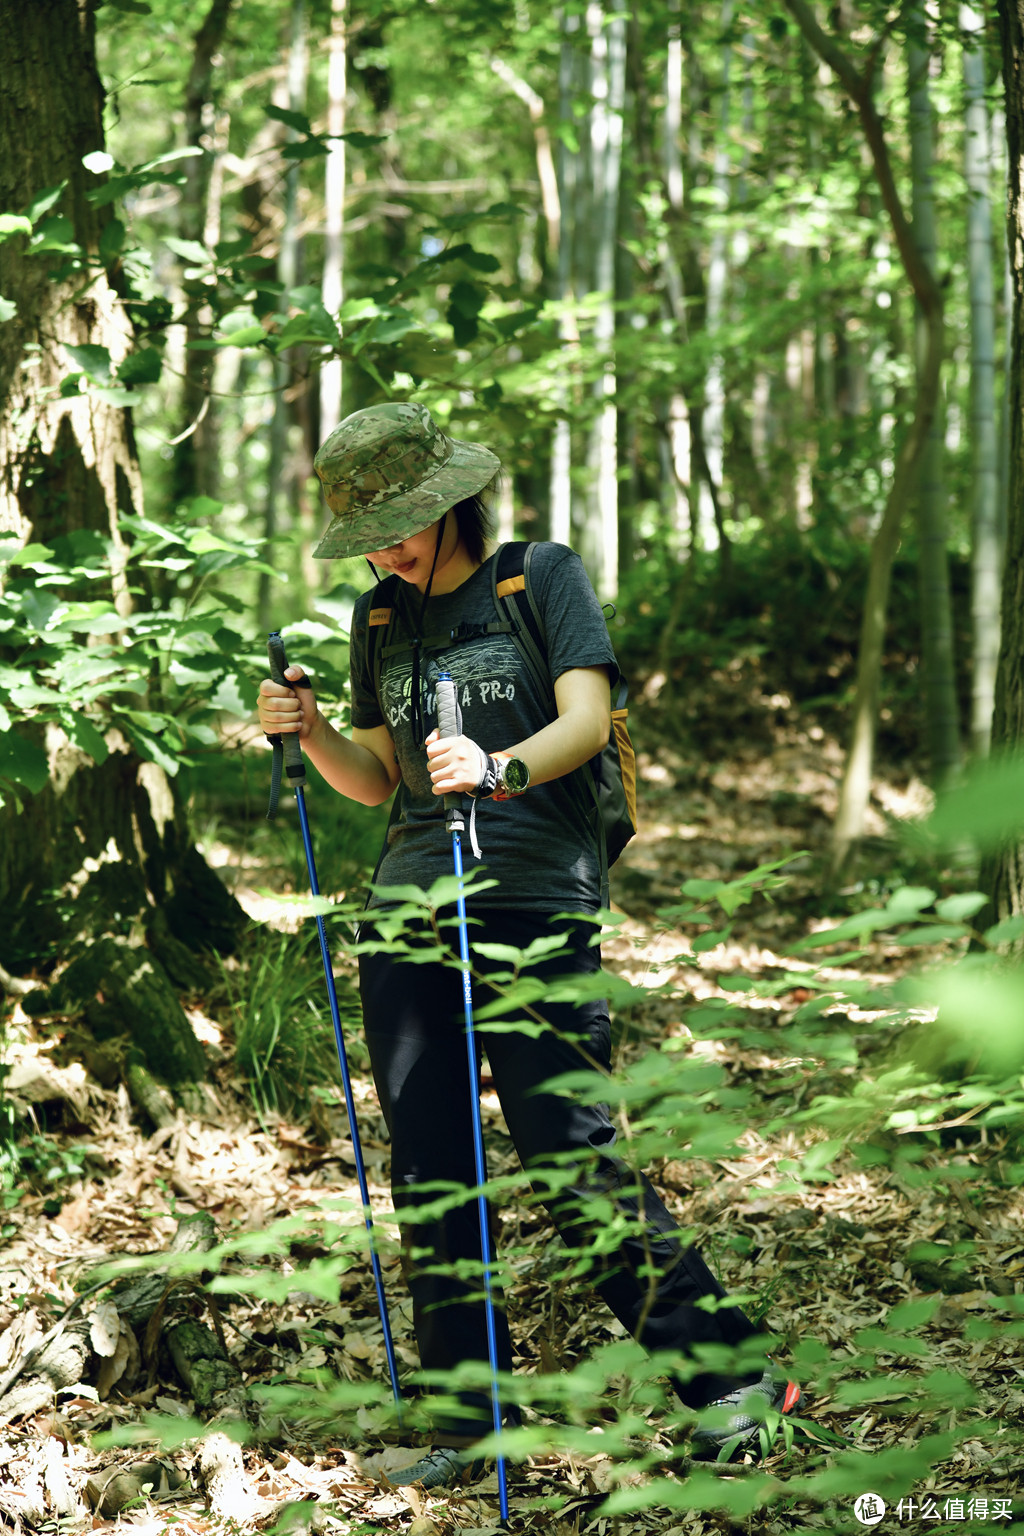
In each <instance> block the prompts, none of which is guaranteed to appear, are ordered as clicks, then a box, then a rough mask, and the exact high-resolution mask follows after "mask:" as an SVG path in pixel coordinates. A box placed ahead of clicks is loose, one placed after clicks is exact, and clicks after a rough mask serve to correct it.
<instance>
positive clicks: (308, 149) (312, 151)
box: [281, 138, 329, 160]
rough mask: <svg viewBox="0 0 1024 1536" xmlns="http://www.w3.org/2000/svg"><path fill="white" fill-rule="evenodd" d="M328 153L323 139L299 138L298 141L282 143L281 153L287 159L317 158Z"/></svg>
mask: <svg viewBox="0 0 1024 1536" xmlns="http://www.w3.org/2000/svg"><path fill="white" fill-rule="evenodd" d="M328 153H329V151H328V148H327V145H326V144H325V143H324V142H323V140H322V139H316V138H313V139H299V140H298V141H297V142H296V143H287V144H282V145H281V154H282V156H283V158H284V159H285V160H315V159H317V158H318V157H321V156H324V155H327V154H328Z"/></svg>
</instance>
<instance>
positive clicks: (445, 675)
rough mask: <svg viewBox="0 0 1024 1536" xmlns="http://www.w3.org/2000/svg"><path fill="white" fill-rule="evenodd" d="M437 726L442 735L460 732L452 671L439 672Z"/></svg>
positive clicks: (452, 734)
mask: <svg viewBox="0 0 1024 1536" xmlns="http://www.w3.org/2000/svg"><path fill="white" fill-rule="evenodd" d="M437 728H438V730H439V731H440V732H441V735H442V736H457V735H458V734H459V706H458V701H457V699H456V695H455V680H454V678H453V677H452V675H451V673H450V672H439V673H438V677H437Z"/></svg>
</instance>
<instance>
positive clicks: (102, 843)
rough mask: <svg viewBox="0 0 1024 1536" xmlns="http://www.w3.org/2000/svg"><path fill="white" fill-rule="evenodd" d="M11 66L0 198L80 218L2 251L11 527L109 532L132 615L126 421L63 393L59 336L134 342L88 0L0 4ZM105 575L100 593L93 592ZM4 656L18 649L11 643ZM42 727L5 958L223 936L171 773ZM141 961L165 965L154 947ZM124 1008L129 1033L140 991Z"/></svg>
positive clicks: (21, 822)
mask: <svg viewBox="0 0 1024 1536" xmlns="http://www.w3.org/2000/svg"><path fill="white" fill-rule="evenodd" d="M0 78H2V79H3V80H4V82H5V87H4V90H3V91H0V209H3V210H12V209H15V210H16V209H22V208H25V207H26V206H28V205H29V203H30V202H31V199H32V197H33V196H34V195H35V194H37V193H38V192H40V191H41V190H42V189H44V188H53V187H55V186H57V185H58V184H60V183H65V190H64V192H63V194H62V196H61V199H60V202H59V203H58V204H57V205H56V206H55V208H54V210H53V212H54V213H61V214H63V215H65V216H66V217H67V218H68V219H69V220H70V222H71V226H72V229H73V233H74V239H75V241H76V242H77V244H78V245H79V246H80V247H81V249H82V252H83V257H82V266H81V269H80V270H76V271H72V272H71V274H70V275H69V276H61V277H60V278H59V279H56V280H55V279H54V278H52V277H51V274H50V267H51V265H52V263H53V257H52V256H49V255H45V254H44V255H36V254H32V253H31V252H30V251H29V250H28V248H27V241H26V237H25V236H24V235H16V236H15V237H14V238H12V239H8V240H7V241H6V242H5V243H4V244H2V245H0V292H2V293H3V294H4V296H5V297H6V298H7V299H9V300H11V301H13V302H14V304H15V305H16V306H17V312H16V314H15V316H14V318H13V319H11V320H10V321H8V323H7V324H5V325H3V326H2V327H0V401H2V402H3V404H2V407H0V464H2V478H0V533H3V534H6V535H9V536H10V535H14V536H15V537H16V538H18V539H19V541H20V542H21V543H22V544H28V543H30V542H38V543H47V542H54V543H56V544H57V546H58V548H59V547H60V541H61V540H63V539H66V538H67V536H68V535H69V534H71V533H75V532H78V531H91V532H93V533H97V534H99V535H100V536H101V537H102V538H103V539H104V540H105V541H106V542H107V546H108V548H109V550H110V551H111V555H110V568H111V577H110V587H109V588H108V591H110V593H111V595H112V596H113V599H114V602H115V605H116V608H117V611H118V612H119V613H120V614H121V615H122V616H127V615H128V613H129V612H130V609H131V603H132V599H131V597H130V595H129V591H128V584H127V579H126V574H125V562H126V558H127V550H126V548H125V545H124V542H123V539H122V536H121V531H120V528H119V525H118V512H119V510H121V509H123V510H124V511H126V512H141V511H142V487H141V482H140V478H139V470H138V464H137V461H136V457H135V447H134V441H133V436H132V424H131V416H130V413H129V412H128V411H126V410H123V409H121V408H119V407H116V406H113V405H109V404H105V403H102V402H101V401H99V400H98V399H97V398H96V397H95V396H94V395H87V394H71V395H68V396H67V397H66V398H62V397H61V395H60V384H61V381H62V379H63V378H64V377H65V375H66V374H67V373H68V372H69V371H71V370H70V366H69V359H68V358H67V357H66V354H65V348H66V347H68V346H73V347H75V346H82V345H92V346H97V347H104V348H107V349H108V350H109V353H110V357H111V359H112V361H113V362H115V363H117V362H118V361H120V360H121V359H123V358H124V357H125V356H126V355H127V354H128V352H129V351H130V350H131V329H130V326H129V323H128V320H127V318H126V314H125V309H124V307H123V306H122V304H121V302H120V299H119V297H118V294H117V292H116V291H115V289H114V287H113V286H112V284H111V282H110V281H108V277H107V274H106V272H105V270H104V267H103V265H102V263H101V261H100V259H99V254H98V253H99V249H100V237H101V235H102V230H103V224H104V222H105V221H106V219H107V218H109V216H110V210H109V207H107V206H104V207H102V208H99V209H98V208H96V207H95V206H94V205H93V204H91V203H90V202H89V201H88V196H87V194H88V193H89V191H90V189H91V188H93V187H96V186H98V185H99V184H100V180H101V178H100V177H98V176H96V175H94V173H93V172H91V171H87V170H86V169H85V168H84V167H83V165H82V157H83V156H85V155H88V154H90V153H91V152H95V151H99V150H102V148H103V128H102V113H103V89H102V86H101V83H100V79H99V75H98V73H97V69H96V54H95V33H94V25H93V5H92V4H91V0H38V3H36V4H33V5H31V6H24V5H21V4H20V3H19V0H0ZM99 586H100V583H99V582H98V581H97V582H96V583H95V584H94V586H93V588H92V590H91V593H90V595H97V596H98V595H100V593H99V592H98V591H97V590H96V589H98V588H99ZM5 660H8V661H10V662H12V663H16V662H17V660H18V657H17V656H15V655H13V654H12V653H11V652H10V651H8V653H7V654H6V656H5ZM140 707H143V708H144V707H145V706H144V701H140ZM38 734H39V736H40V744H41V745H44V746H45V749H46V754H47V759H48V764H49V781H48V782H47V783H46V784H45V785H44V786H43V787H42V788H40V789H39V791H38V792H37V793H35V794H33V795H30V796H27V798H26V800H25V804H24V807H23V808H22V810H21V812H20V814H15V813H14V810H15V808H14V807H12V806H7V807H5V808H4V809H3V810H0V935H2V937H0V946H2V948H3V950H4V951H5V953H6V955H8V956H16V957H17V961H18V963H26V962H31V961H33V960H34V959H35V958H36V957H40V956H43V955H45V954H46V953H48V952H49V953H54V952H56V953H57V954H58V955H59V954H61V953H62V952H64V951H65V950H66V949H67V947H68V946H69V945H70V944H71V943H73V942H78V943H82V942H85V943H88V942H89V941H90V940H92V939H94V938H96V937H98V936H100V935H102V934H104V933H105V932H107V931H110V930H111V929H113V930H115V931H117V932H118V933H121V934H123V933H127V932H128V931H129V930H131V931H132V932H133V933H136V932H140V930H141V927H142V924H140V923H139V919H140V918H143V919H145V918H147V917H152V915H153V913H154V911H155V909H156V908H157V907H159V906H161V905H162V906H163V907H164V912H165V915H166V917H167V923H168V927H169V929H170V931H171V934H172V935H173V936H174V937H175V938H177V939H179V940H184V941H185V942H191V944H192V946H193V947H194V948H201V947H204V946H205V945H206V944H208V943H211V942H216V940H211V938H210V936H209V935H208V934H207V933H205V932H204V933H201V934H199V935H197V934H196V933H195V932H194V930H193V929H192V928H191V924H192V923H193V922H194V920H195V913H196V910H197V904H198V903H199V902H201V901H203V900H207V901H210V902H212V903H215V904H216V909H217V912H218V917H217V919H216V922H217V923H218V924H219V929H220V932H219V938H220V940H221V941H222V947H225V948H228V947H230V946H231V944H232V943H233V942H234V938H235V937H236V936H237V932H238V929H239V927H240V925H241V924H242V923H244V921H245V919H244V915H243V914H242V912H241V909H240V908H239V907H238V905H237V903H235V902H234V900H233V898H231V897H230V896H229V895H228V894H227V892H226V891H225V889H224V887H223V886H222V885H221V884H220V882H219V881H218V880H217V879H216V877H215V876H214V875H213V874H212V873H211V872H210V871H209V870H208V869H207V868H206V865H205V864H204V863H203V861H202V860H201V859H200V858H199V855H198V854H197V853H196V852H195V850H194V849H193V848H192V846H191V843H190V841H189V837H188V833H187V828H186V824H185V819H184V816H183V813H182V809H181V806H180V804H179V803H178V801H177V800H176V798H175V796H174V793H173V790H172V787H171V785H170V783H169V781H168V779H167V777H166V775H165V774H164V772H163V770H162V769H160V768H159V767H157V766H156V765H155V764H154V763H150V762H142V761H141V760H140V759H139V758H138V756H137V755H136V754H135V752H134V751H133V750H132V749H131V748H130V747H129V745H128V743H127V742H126V741H125V739H124V738H123V737H122V735H121V734H120V732H119V731H117V730H116V729H113V728H111V729H109V730H108V731H107V732H106V747H107V750H108V756H107V757H106V760H105V761H104V762H102V763H101V764H99V765H97V764H94V763H93V762H92V761H91V759H89V758H88V757H87V756H86V754H85V753H84V752H82V751H81V750H80V749H79V748H78V747H76V746H74V745H73V744H72V742H71V741H70V740H69V738H68V736H67V735H66V734H65V733H64V731H63V730H61V729H60V727H58V726H57V725H55V724H51V725H48V726H47V727H46V728H45V733H44V732H43V731H42V730H39V732H38ZM226 934H230V937H229V938H227V939H226V940H225V935H226ZM139 942H140V939H139V938H136V939H134V940H133V943H134V944H136V945H137V944H139ZM140 958H141V959H143V962H144V964H145V965H148V966H149V967H150V968H151V970H152V972H153V973H154V974H156V973H159V975H160V976H163V972H162V969H161V967H160V965H159V961H158V960H157V959H156V957H155V955H154V954H152V953H151V952H149V951H145V952H144V957H140ZM8 964H9V968H11V969H14V968H16V965H15V964H13V963H12V962H11V961H10V960H9V961H8ZM164 981H165V982H166V977H164ZM167 985H168V986H169V983H168V984H167ZM120 991H121V989H120V987H119V986H118V984H117V981H116V980H115V979H114V978H111V981H110V987H109V990H107V989H105V995H106V998H107V1001H108V1002H111V1003H115V1002H119V1001H124V999H122V998H121V997H120ZM125 1017H127V1018H128V1019H129V1020H131V1022H132V1027H133V1029H134V1027H135V1024H136V1023H137V1022H138V1020H137V1016H133V1013H132V1009H131V1003H130V999H129V1000H128V1002H127V1007H126V1013H125ZM167 1030H168V1032H169V1033H168V1037H167V1039H166V1041H165V1044H166V1046H167V1048H168V1049H169V1050H173V1051H178V1052H180V1053H181V1057H182V1059H183V1060H188V1061H189V1062H190V1063H191V1065H190V1067H189V1069H188V1070H189V1071H190V1072H191V1073H192V1074H193V1075H194V1076H196V1077H198V1076H201V1075H202V1073H203V1058H202V1053H201V1051H200V1050H199V1047H198V1044H197V1042H196V1040H195V1037H194V1036H193V1034H192V1031H191V1028H190V1027H189V1025H188V1022H187V1019H185V1016H184V1014H182V1013H181V1010H180V1007H179V1008H178V1012H177V1015H174V1014H173V1010H172V1011H171V1016H169V1018H168V1021H167ZM186 1075H187V1074H186Z"/></svg>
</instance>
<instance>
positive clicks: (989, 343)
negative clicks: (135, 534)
mask: <svg viewBox="0 0 1024 1536" xmlns="http://www.w3.org/2000/svg"><path fill="white" fill-rule="evenodd" d="M984 25H985V24H984V18H983V17H982V16H981V14H980V12H978V11H975V10H974V9H973V8H972V7H971V6H969V5H961V7H960V31H961V35H962V48H963V74H964V100H965V102H966V121H965V124H964V171H965V176H966V181H967V196H968V202H967V275H968V284H969V287H970V295H971V446H972V450H973V464H972V467H973V485H972V492H973V494H972V513H973V519H972V520H973V540H972V545H973V547H972V559H971V616H972V620H973V653H974V669H973V670H974V677H973V683H972V704H971V746H972V749H973V752H974V755H975V756H976V757H985V756H987V754H988V749H989V741H990V739H991V734H992V707H993V704H994V702H995V687H996V666H997V664H998V660H999V581H1000V575H1001V564H1002V550H1001V541H1000V528H999V443H998V433H997V430H996V393H995V351H996V347H995V339H996V332H995V278H994V274H993V255H994V253H993V249H992V210H991V194H992V189H991V184H990V180H989V177H990V167H991V151H990V144H989V139H990V133H989V113H988V103H987V102H986V100H985V45H984Z"/></svg>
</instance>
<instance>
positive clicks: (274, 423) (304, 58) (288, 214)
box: [257, 0, 309, 630]
mask: <svg viewBox="0 0 1024 1536" xmlns="http://www.w3.org/2000/svg"><path fill="white" fill-rule="evenodd" d="M306 3H307V0H292V9H291V38H290V42H289V47H288V110H289V111H290V112H303V111H304V110H305V106H306V84H307V79H308V75H309V46H308V37H307V14H306ZM288 134H289V137H292V138H294V137H296V135H294V134H292V132H291V130H290V129H289V130H288ZM299 164H300V162H299V161H297V160H293V161H290V162H289V165H288V170H287V172H286V174H285V180H284V208H283V210H282V227H281V241H280V245H279V247H278V255H277V280H278V282H279V283H280V284H281V286H282V289H283V295H284V296H283V303H285V304H287V295H288V292H289V290H290V289H292V288H294V287H295V285H296V283H297V282H298V275H299V257H300V246H299V230H298V198H299ZM273 376H274V407H273V415H272V416H271V421H270V457H269V460H268V462H267V496H266V501H265V503H264V512H263V531H264V534H265V536H266V537H267V539H268V540H269V539H273V538H274V536H275V535H276V534H277V532H278V530H279V529H282V528H283V525H284V518H283V516H282V514H283V512H284V510H285V505H286V497H287V492H288V484H289V476H288V473H287V470H288V462H287V461H288V417H289V411H288V400H287V398H286V394H287V391H288V386H289V384H290V382H291V377H292V367H291V359H290V358H289V356H288V355H287V354H284V355H280V356H278V357H276V358H275V359H274V375H273ZM257 609H258V612H259V622H260V628H261V629H263V630H269V629H273V628H275V627H276V626H275V625H274V623H273V622H272V621H273V617H274V615H273V613H272V610H271V584H270V577H269V576H268V575H267V574H266V573H265V572H263V571H261V572H260V578H259V587H258V594H257Z"/></svg>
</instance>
